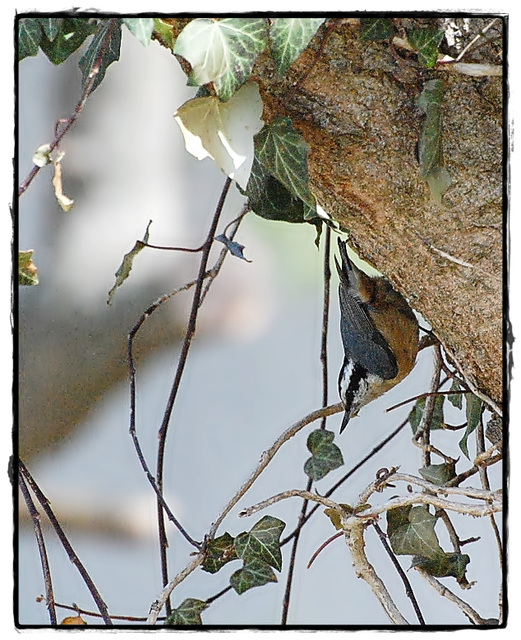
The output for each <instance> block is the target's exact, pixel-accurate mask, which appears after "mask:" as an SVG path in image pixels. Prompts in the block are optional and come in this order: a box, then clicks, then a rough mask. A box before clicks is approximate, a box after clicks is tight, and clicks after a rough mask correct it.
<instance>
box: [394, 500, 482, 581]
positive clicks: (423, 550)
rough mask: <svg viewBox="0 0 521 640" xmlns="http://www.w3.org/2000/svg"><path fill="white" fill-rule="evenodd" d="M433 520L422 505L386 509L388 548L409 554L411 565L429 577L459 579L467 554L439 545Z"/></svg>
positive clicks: (465, 563)
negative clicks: (450, 551)
mask: <svg viewBox="0 0 521 640" xmlns="http://www.w3.org/2000/svg"><path fill="white" fill-rule="evenodd" d="M437 520H438V519H437V517H436V516H434V515H432V514H431V513H430V512H429V509H428V507H426V506H424V505H419V506H406V507H398V508H396V509H391V510H389V511H388V512H387V536H388V538H389V542H390V544H391V548H392V550H393V551H394V553H395V554H397V555H412V556H413V558H412V564H411V566H413V567H421V568H422V569H423V570H424V571H425V572H426V573H428V574H429V575H431V576H435V577H437V578H445V577H449V576H451V577H454V578H456V579H457V580H458V581H460V582H463V581H464V580H465V572H466V567H467V564H468V563H469V562H470V557H469V556H468V555H466V554H462V553H455V552H454V553H447V552H445V551H444V550H443V549H442V548H441V546H440V543H439V541H438V536H437V535H436V532H435V530H434V527H435V525H436V522H437Z"/></svg>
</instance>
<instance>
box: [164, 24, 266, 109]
mask: <svg viewBox="0 0 521 640" xmlns="http://www.w3.org/2000/svg"><path fill="white" fill-rule="evenodd" d="M267 40H268V31H267V20H266V19H265V18H224V19H222V20H215V19H214V18H196V19H195V20H192V21H191V22H190V23H189V24H188V25H187V26H186V27H185V28H184V29H183V31H181V33H180V34H179V37H178V38H177V41H176V43H175V47H174V53H175V54H177V55H179V56H181V57H183V58H184V59H185V60H187V61H188V62H189V63H190V65H191V67H192V72H191V74H190V76H189V83H190V84H192V85H204V84H208V83H210V82H211V83H213V85H214V87H215V91H216V93H217V95H218V96H219V97H220V98H221V99H222V100H228V99H229V98H231V96H232V95H233V94H234V92H235V91H236V90H237V88H238V87H240V86H241V84H243V83H244V82H245V81H246V80H247V79H248V78H249V77H250V73H251V70H252V68H253V65H254V64H255V61H256V60H257V57H258V56H259V54H260V53H262V51H264V49H265V48H266V44H267Z"/></svg>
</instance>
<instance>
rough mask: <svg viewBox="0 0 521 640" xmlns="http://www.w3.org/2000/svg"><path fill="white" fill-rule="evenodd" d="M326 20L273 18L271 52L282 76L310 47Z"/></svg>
mask: <svg viewBox="0 0 521 640" xmlns="http://www.w3.org/2000/svg"><path fill="white" fill-rule="evenodd" d="M323 22H324V18H273V20H272V24H271V27H270V50H271V53H272V55H273V57H274V59H275V62H276V63H277V70H278V72H279V73H280V74H284V73H286V71H287V69H288V67H289V66H290V64H291V63H292V62H293V61H294V60H296V59H297V58H298V57H299V55H300V54H301V53H302V51H304V49H305V48H306V47H307V46H308V44H309V42H310V41H311V39H312V38H313V36H314V35H315V33H316V32H317V30H318V28H319V27H320V25H321V24H322V23H323Z"/></svg>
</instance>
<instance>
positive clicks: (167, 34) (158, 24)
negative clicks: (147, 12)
mask: <svg viewBox="0 0 521 640" xmlns="http://www.w3.org/2000/svg"><path fill="white" fill-rule="evenodd" d="M154 31H155V33H156V36H157V37H158V38H159V41H160V42H161V43H162V44H164V45H166V46H167V47H168V48H169V49H172V50H173V49H174V43H175V38H174V28H173V27H172V25H171V24H168V23H167V22H165V21H164V20H161V18H154Z"/></svg>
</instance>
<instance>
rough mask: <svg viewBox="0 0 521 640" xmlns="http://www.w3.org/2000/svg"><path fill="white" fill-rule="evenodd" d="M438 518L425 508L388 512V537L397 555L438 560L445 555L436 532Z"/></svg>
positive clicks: (418, 507)
mask: <svg viewBox="0 0 521 640" xmlns="http://www.w3.org/2000/svg"><path fill="white" fill-rule="evenodd" d="M435 524H436V517H435V516H433V515H431V514H430V513H429V510H428V509H427V507H425V506H423V505H422V506H416V507H411V506H408V507H397V508H396V509H390V510H389V511H388V512H387V535H388V536H389V542H390V543H391V548H392V550H393V551H394V553H396V554H397V555H419V556H423V557H425V558H433V559H434V558H436V557H437V556H438V554H440V553H443V549H442V548H441V547H440V543H439V542H438V537H437V536H436V533H435V531H434V525H435Z"/></svg>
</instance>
